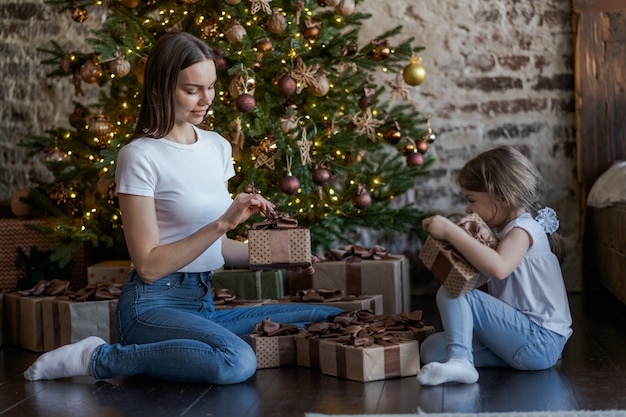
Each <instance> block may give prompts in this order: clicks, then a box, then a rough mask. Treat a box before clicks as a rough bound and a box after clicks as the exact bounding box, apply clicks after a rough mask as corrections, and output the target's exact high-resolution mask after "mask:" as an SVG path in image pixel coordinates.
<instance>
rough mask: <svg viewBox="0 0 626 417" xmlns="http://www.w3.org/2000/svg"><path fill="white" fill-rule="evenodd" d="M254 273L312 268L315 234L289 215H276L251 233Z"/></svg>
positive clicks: (260, 223)
mask: <svg viewBox="0 0 626 417" xmlns="http://www.w3.org/2000/svg"><path fill="white" fill-rule="evenodd" d="M248 261H249V263H250V269H252V270H259V269H286V268H301V267H308V266H311V234H310V231H309V229H307V228H306V227H301V226H298V221H297V220H296V219H294V218H292V217H291V216H289V215H288V214H286V213H280V212H272V213H269V214H268V217H267V219H266V220H264V221H262V222H259V223H255V224H254V225H252V229H250V230H249V231H248Z"/></svg>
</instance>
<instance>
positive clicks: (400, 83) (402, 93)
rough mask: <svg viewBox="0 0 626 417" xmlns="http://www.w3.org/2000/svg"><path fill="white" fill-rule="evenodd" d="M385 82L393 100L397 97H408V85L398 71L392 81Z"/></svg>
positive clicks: (405, 98) (406, 98)
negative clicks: (389, 88)
mask: <svg viewBox="0 0 626 417" xmlns="http://www.w3.org/2000/svg"><path fill="white" fill-rule="evenodd" d="M385 83H386V84H387V85H388V86H389V87H391V96H390V99H391V100H395V99H396V98H398V97H402V98H403V99H404V100H408V99H409V86H408V84H407V83H405V82H404V78H402V74H400V73H398V75H396V79H395V80H393V81H389V80H387V81H385Z"/></svg>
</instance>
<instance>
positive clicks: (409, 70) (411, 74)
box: [402, 55, 426, 86]
mask: <svg viewBox="0 0 626 417" xmlns="http://www.w3.org/2000/svg"><path fill="white" fill-rule="evenodd" d="M402 78H403V79H404V82H406V83H407V84H408V85H412V86H418V85H420V84H421V83H423V82H424V80H425V79H426V70H425V69H424V67H423V66H422V58H421V57H420V58H416V57H415V55H412V56H411V61H410V63H409V65H407V66H406V67H404V70H403V71H402Z"/></svg>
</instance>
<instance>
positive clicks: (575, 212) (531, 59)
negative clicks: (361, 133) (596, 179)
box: [0, 0, 582, 290]
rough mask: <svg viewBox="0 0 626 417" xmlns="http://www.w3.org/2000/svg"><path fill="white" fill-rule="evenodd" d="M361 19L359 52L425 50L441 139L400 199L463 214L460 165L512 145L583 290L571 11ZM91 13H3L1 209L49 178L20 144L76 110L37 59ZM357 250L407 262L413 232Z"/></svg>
mask: <svg viewBox="0 0 626 417" xmlns="http://www.w3.org/2000/svg"><path fill="white" fill-rule="evenodd" d="M359 10H361V11H364V12H368V13H372V14H373V15H374V16H376V19H372V21H371V22H370V23H368V24H366V25H364V27H363V30H362V31H361V39H362V42H369V41H370V40H371V39H373V38H376V37H378V35H379V34H381V33H383V32H384V31H386V30H388V29H391V28H392V27H394V26H395V25H397V24H401V25H403V26H404V31H403V36H413V37H414V38H415V40H416V43H417V44H421V45H424V46H426V47H427V50H426V51H425V52H424V53H423V54H422V58H423V60H424V61H423V65H424V67H425V68H426V71H427V78H426V82H425V83H424V84H422V85H421V86H419V87H415V88H412V89H411V100H412V101H413V102H414V103H415V104H416V105H417V107H418V109H419V110H420V112H422V113H423V114H431V122H432V126H433V129H434V130H435V131H436V132H437V133H438V140H437V142H436V143H435V144H434V146H431V150H430V152H432V153H433V154H434V155H435V156H436V158H437V162H436V164H435V165H434V167H433V169H432V170H431V173H430V174H429V175H428V176H427V177H424V178H421V179H419V180H418V183H417V184H416V187H415V190H414V192H412V193H409V194H408V195H407V196H405V197H404V198H403V200H404V201H409V202H416V203H417V204H419V205H420V206H421V207H423V208H426V209H428V210H429V211H434V212H440V213H444V214H448V213H453V212H460V211H462V210H463V207H464V204H463V201H462V198H461V196H460V194H459V192H458V188H457V186H456V181H455V179H456V174H457V172H458V170H459V169H460V167H461V166H462V165H463V163H464V162H465V161H466V160H467V159H469V158H470V157H472V156H473V155H475V154H477V153H478V152H481V151H483V150H486V149H489V148H491V147H493V146H496V145H498V144H503V143H510V144H513V145H516V146H518V147H520V148H522V149H523V150H524V151H525V153H526V154H527V155H528V156H529V157H530V158H531V159H532V160H533V161H534V162H535V163H536V164H537V165H538V166H539V168H540V170H541V172H542V173H543V175H544V176H545V178H546V179H547V181H548V182H549V183H550V185H551V188H550V193H549V196H548V204H549V205H550V206H552V207H554V208H555V209H556V210H557V211H558V213H559V216H560V219H561V225H562V230H563V231H564V233H565V235H566V236H567V237H568V240H567V245H568V247H567V252H568V253H569V254H570V256H568V257H567V258H566V262H565V265H564V272H565V276H566V280H567V284H568V288H569V289H570V290H579V289H581V288H582V278H581V271H580V269H581V268H580V260H579V258H580V256H579V254H580V235H579V227H580V226H579V212H580V207H579V193H578V185H577V181H576V143H575V131H574V130H575V118H574V75H573V74H574V69H573V33H572V26H571V4H570V2H569V1H568V0H545V1H534V0H515V1H511V0H420V1H418V2H413V1H406V2H404V1H392V2H381V1H379V0H363V1H362V2H361V3H360V4H359ZM90 13H91V15H90V18H89V19H88V20H87V21H86V22H84V23H82V24H78V23H76V22H74V21H72V20H71V19H70V18H69V15H68V13H67V12H66V13H64V14H61V15H59V14H57V13H56V12H55V11H53V10H51V9H50V8H49V6H47V5H45V3H44V1H43V0H4V1H3V2H0V35H1V38H0V39H1V40H0V73H2V74H3V77H4V79H3V81H4V82H3V83H2V84H1V85H0V91H1V93H2V94H0V100H1V101H0V118H1V121H2V126H3V129H2V130H0V203H1V202H6V201H8V200H9V199H10V196H11V195H12V194H13V192H15V190H17V189H20V188H22V187H25V186H27V185H28V183H29V181H31V180H33V179H36V178H45V177H46V176H47V175H48V173H47V172H46V170H45V169H43V168H41V167H40V166H39V165H37V163H36V162H35V161H34V160H33V159H32V158H29V157H28V156H27V155H26V154H25V152H24V150H23V149H21V148H19V147H18V146H17V143H18V142H19V141H20V140H22V139H23V138H25V137H28V136H30V135H33V134H43V132H44V131H45V129H47V128H50V127H56V126H68V122H67V117H68V115H69V114H70V113H71V112H72V110H73V104H72V99H73V86H72V85H71V81H70V80H59V79H54V80H51V79H47V78H46V77H45V68H43V67H42V66H41V65H40V64H39V62H40V61H41V59H42V57H43V55H42V54H41V53H40V52H38V51H37V48H38V47H47V46H48V42H49V40H50V39H54V40H56V41H57V42H59V43H60V44H61V46H62V47H68V48H69V45H74V46H73V47H72V49H80V48H79V47H77V46H80V45H81V44H82V42H84V40H83V38H84V36H85V35H86V34H87V31H88V30H89V28H90V25H96V26H97V24H98V19H99V17H98V15H97V13H98V11H97V9H93V8H91V9H90ZM392 43H393V39H392ZM381 77H382V78H384V76H381ZM84 88H85V90H86V91H85V92H86V94H88V95H89V94H94V92H93V91H91V90H90V87H89V86H84ZM68 127H69V126H68ZM359 239H360V241H361V242H362V243H363V244H368V243H373V242H378V243H382V244H384V245H385V246H386V247H387V248H388V249H390V250H391V251H393V252H396V253H405V254H407V255H408V256H410V257H412V258H415V259H416V257H415V255H414V254H415V251H416V249H418V248H419V244H418V242H417V241H416V239H415V237H414V236H413V235H412V234H411V233H407V234H405V235H402V236H399V237H397V238H395V239H393V240H392V239H385V238H384V237H381V236H376V235H373V234H364V235H363V236H360V237H359ZM414 262H416V260H415V261H414Z"/></svg>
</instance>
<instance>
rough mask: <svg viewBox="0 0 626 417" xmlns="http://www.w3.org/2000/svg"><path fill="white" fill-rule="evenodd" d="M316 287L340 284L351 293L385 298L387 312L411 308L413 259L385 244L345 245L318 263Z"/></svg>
mask: <svg viewBox="0 0 626 417" xmlns="http://www.w3.org/2000/svg"><path fill="white" fill-rule="evenodd" d="M312 281H313V286H314V287H315V288H340V289H343V290H345V291H346V293H347V294H353V295H376V294H380V295H382V298H383V312H384V313H385V314H395V313H400V312H402V311H408V310H409V309H410V304H411V292H410V287H411V283H410V276H409V261H408V259H407V258H406V257H405V256H403V255H392V254H389V253H388V252H387V250H386V249H385V248H383V247H382V246H378V245H375V246H372V247H371V248H366V247H362V246H357V245H348V246H342V247H339V248H336V249H332V250H331V251H329V252H328V254H327V255H326V257H325V258H324V260H323V261H322V262H318V263H316V264H315V273H314V274H313V280H312Z"/></svg>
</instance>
